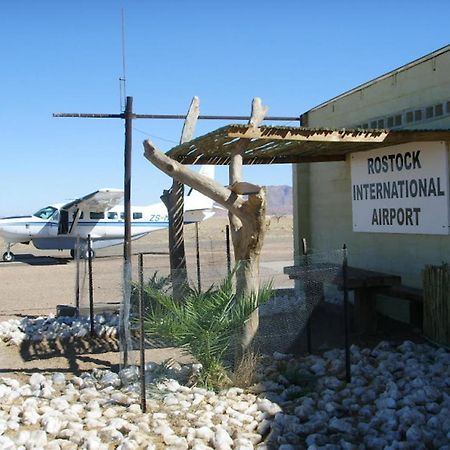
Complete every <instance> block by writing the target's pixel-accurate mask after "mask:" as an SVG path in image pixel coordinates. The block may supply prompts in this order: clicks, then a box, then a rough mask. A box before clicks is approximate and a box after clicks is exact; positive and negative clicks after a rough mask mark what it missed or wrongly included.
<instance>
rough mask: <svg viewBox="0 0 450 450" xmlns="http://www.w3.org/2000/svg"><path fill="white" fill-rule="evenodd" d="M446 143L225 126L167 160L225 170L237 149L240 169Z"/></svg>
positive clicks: (433, 136)
mask: <svg viewBox="0 0 450 450" xmlns="http://www.w3.org/2000/svg"><path fill="white" fill-rule="evenodd" d="M424 141H450V130H366V129H364V130H363V129H345V128H343V129H329V128H305V127H274V126H262V127H259V128H254V127H252V126H251V125H227V126H225V127H222V128H219V129H217V130H215V131H213V132H211V133H208V134H205V135H204V136H200V137H198V138H196V139H193V140H192V141H189V142H186V143H184V144H181V145H178V146H176V147H174V148H172V149H171V150H169V152H167V154H168V155H169V156H170V157H171V158H173V159H175V160H177V161H179V162H181V163H183V164H214V165H225V164H229V162H230V158H231V155H232V153H233V152H234V151H238V150H239V149H243V163H244V164H283V163H305V162H324V161H343V160H345V157H346V155H347V154H348V153H353V152H359V151H364V150H372V149H375V148H380V147H386V146H390V145H396V144H404V143H406V142H424Z"/></svg>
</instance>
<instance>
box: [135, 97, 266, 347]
mask: <svg viewBox="0 0 450 450" xmlns="http://www.w3.org/2000/svg"><path fill="white" fill-rule="evenodd" d="M266 112H267V108H265V107H263V106H262V105H261V100H260V99H259V98H255V99H254V100H253V103H252V118H251V120H250V125H252V126H254V127H258V125H259V124H260V123H261V121H262V120H263V119H264V115H265V114H266ZM247 144H248V143H247V142H246V141H244V140H243V141H242V145H241V147H240V148H239V149H238V150H237V151H236V152H235V153H234V154H233V155H232V158H231V163H230V186H229V188H226V187H223V186H222V185H220V184H219V183H217V182H216V181H215V180H211V179H210V178H208V177H205V176H203V175H201V174H199V173H197V172H193V171H192V170H190V169H188V168H187V167H185V166H183V165H182V164H180V163H178V162H176V161H174V160H172V159H171V158H169V157H168V156H166V155H164V154H163V153H161V152H160V151H158V150H157V149H156V148H155V147H154V145H153V144H152V142H151V141H149V140H147V141H145V142H144V148H145V153H144V154H145V157H146V158H147V159H148V160H149V161H150V162H152V163H153V164H154V165H155V166H156V167H158V168H159V169H160V170H162V171H163V172H164V173H166V174H167V175H169V176H171V177H172V178H174V179H176V180H178V181H179V182H180V183H183V184H187V185H188V186H190V187H191V188H193V189H195V190H196V191H198V192H200V193H202V194H204V195H206V196H207V197H209V198H211V199H213V200H214V201H215V202H217V203H219V204H220V205H222V206H223V207H225V208H226V209H227V210H228V211H229V218H230V224H231V232H232V240H233V247H234V255H235V261H236V263H238V267H237V272H236V293H237V296H238V298H242V296H243V295H244V294H246V293H248V292H255V293H256V292H257V290H258V287H259V257H260V253H261V248H262V244H263V241H264V235H265V231H266V219H265V212H266V195H265V191H264V188H262V187H260V186H256V185H253V184H250V183H245V182H242V181H241V178H242V158H243V157H242V155H243V152H244V151H245V148H246V146H247ZM243 195H248V199H247V200H244V199H243V197H242V196H243ZM257 330H258V311H255V312H254V314H252V316H251V318H250V319H249V320H248V322H247V323H246V325H245V326H244V329H243V330H242V335H241V349H240V353H241V354H242V353H244V352H245V351H247V350H248V349H249V348H250V346H251V344H252V342H253V339H254V337H255V334H256V332H257Z"/></svg>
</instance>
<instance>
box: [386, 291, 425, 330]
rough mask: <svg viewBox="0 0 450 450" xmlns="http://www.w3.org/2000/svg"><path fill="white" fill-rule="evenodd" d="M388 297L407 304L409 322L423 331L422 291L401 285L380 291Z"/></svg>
mask: <svg viewBox="0 0 450 450" xmlns="http://www.w3.org/2000/svg"><path fill="white" fill-rule="evenodd" d="M381 294H383V295H387V296H388V297H393V298H399V299H401V300H407V301H408V302H409V321H410V323H411V325H413V326H414V327H416V328H420V329H423V290H422V289H417V288H412V287H409V286H403V285H394V286H391V287H389V288H386V289H384V290H382V291H381Z"/></svg>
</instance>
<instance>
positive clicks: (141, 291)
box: [138, 253, 147, 413]
mask: <svg viewBox="0 0 450 450" xmlns="http://www.w3.org/2000/svg"><path fill="white" fill-rule="evenodd" d="M138 266H139V325H140V330H139V331H140V336H139V344H140V353H141V361H140V376H141V409H142V412H144V413H145V412H146V411H147V401H146V392H145V339H144V255H143V254H142V253H139V259H138Z"/></svg>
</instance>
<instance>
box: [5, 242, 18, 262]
mask: <svg viewBox="0 0 450 450" xmlns="http://www.w3.org/2000/svg"><path fill="white" fill-rule="evenodd" d="M2 259H3V261H5V262H12V261H14V260H15V259H16V255H15V254H14V253H13V252H12V251H11V244H8V249H7V250H6V252H5V253H3V257H2Z"/></svg>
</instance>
